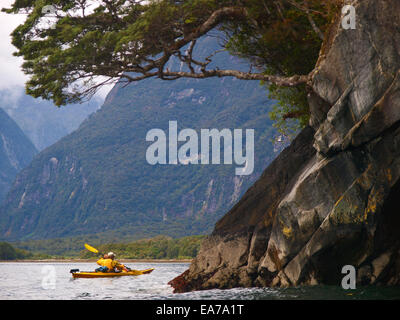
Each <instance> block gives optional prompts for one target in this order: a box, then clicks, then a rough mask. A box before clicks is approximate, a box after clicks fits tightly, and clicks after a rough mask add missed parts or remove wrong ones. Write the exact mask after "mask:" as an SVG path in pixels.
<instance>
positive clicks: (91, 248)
mask: <svg viewBox="0 0 400 320" xmlns="http://www.w3.org/2000/svg"><path fill="white" fill-rule="evenodd" d="M85 248H86V249H88V250H89V251H91V252H93V253H99V250H97V249H96V248H93V247H92V246H89V245H88V244H87V243H85Z"/></svg>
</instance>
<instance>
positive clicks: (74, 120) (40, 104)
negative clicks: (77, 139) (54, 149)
mask: <svg viewBox="0 0 400 320" xmlns="http://www.w3.org/2000/svg"><path fill="white" fill-rule="evenodd" d="M101 103H102V102H101V101H100V98H95V99H92V100H91V101H88V102H85V103H83V104H73V105H67V106H66V107H64V108H57V107H56V106H54V104H52V103H51V102H49V101H46V100H42V99H34V98H33V97H31V96H28V95H26V94H24V90H23V88H16V89H13V90H3V91H0V105H1V106H2V107H3V109H4V111H6V112H7V114H8V115H9V116H10V117H11V118H12V119H13V120H14V121H15V122H16V123H17V124H18V125H19V127H20V128H21V129H22V130H23V131H24V133H25V134H26V135H27V136H28V138H29V139H30V140H31V141H32V142H33V144H34V145H35V147H36V148H37V149H38V150H39V151H40V150H43V149H45V148H46V147H48V146H50V145H52V144H53V143H55V142H57V141H58V140H60V139H61V138H62V137H64V136H66V135H67V134H69V133H71V132H73V131H74V130H76V129H77V128H78V127H79V125H80V124H81V123H82V121H83V120H85V119H86V118H87V117H88V116H89V115H90V114H91V113H93V112H95V111H96V110H97V109H98V108H99V107H100V106H101Z"/></svg>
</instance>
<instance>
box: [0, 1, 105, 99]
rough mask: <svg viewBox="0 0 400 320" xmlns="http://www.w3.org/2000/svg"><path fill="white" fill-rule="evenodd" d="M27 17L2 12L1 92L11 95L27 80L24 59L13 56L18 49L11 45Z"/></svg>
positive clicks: (5, 5) (5, 3)
mask: <svg viewBox="0 0 400 320" xmlns="http://www.w3.org/2000/svg"><path fill="white" fill-rule="evenodd" d="M13 2H14V0H1V4H0V8H9V7H10V6H11V4H12V3H13ZM25 18H26V15H19V14H18V15H16V14H6V13H3V12H0V90H9V91H10V94H11V95H13V94H15V95H17V94H18V92H20V90H17V89H20V88H22V87H24V83H25V81H26V79H27V77H26V75H25V74H24V73H23V72H22V71H21V64H22V59H21V58H19V57H14V56H13V55H12V54H13V52H15V51H16V48H15V47H14V46H13V45H12V44H11V37H10V34H11V32H12V31H13V30H14V29H15V28H16V27H17V26H18V25H19V24H21V23H23V22H24V20H25ZM110 89H111V88H110V87H108V88H105V89H104V90H101V92H99V96H100V97H102V98H104V97H105V96H106V95H107V93H108V91H109V90H110Z"/></svg>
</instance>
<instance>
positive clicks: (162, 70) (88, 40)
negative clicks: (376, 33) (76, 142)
mask: <svg viewBox="0 0 400 320" xmlns="http://www.w3.org/2000/svg"><path fill="white" fill-rule="evenodd" d="M340 2H341V0H247V1H233V0H177V1H172V0H157V1H156V0H150V1H138V0H114V1H108V0H95V1H94V0H90V1H89V0H40V1H35V0H15V2H14V4H13V5H12V7H11V8H10V9H7V10H6V12H8V13H21V12H25V13H27V14H28V18H27V20H26V22H25V23H24V24H22V25H20V26H19V27H17V29H15V31H14V32H13V34H12V35H13V44H14V45H15V46H16V48H17V49H18V51H17V52H16V55H18V56H22V57H23V58H24V64H23V70H24V72H25V73H26V74H28V75H29V76H30V79H29V81H28V82H27V84H26V89H27V93H28V94H30V95H32V96H34V97H42V98H44V99H50V100H53V101H54V102H55V104H57V105H64V104H67V103H73V102H77V101H81V100H82V99H85V98H87V97H90V96H91V95H93V94H94V93H95V92H96V91H97V90H98V89H99V88H100V87H101V86H103V85H105V84H108V83H112V82H115V81H120V82H127V83H130V82H133V81H140V80H142V79H145V78H149V77H158V78H161V79H164V80H175V79H178V78H182V77H190V78H209V77H225V76H230V77H236V78H238V79H247V80H262V81H265V82H266V83H267V84H268V85H270V84H273V85H274V87H272V88H270V94H271V97H272V98H276V99H278V100H280V101H281V104H282V105H283V106H284V108H283V110H286V109H287V110H291V114H292V115H297V118H298V117H299V116H300V117H303V118H302V121H303V122H304V119H305V118H304V117H307V101H306V99H305V91H304V88H305V84H306V83H307V81H309V79H310V77H311V75H312V71H313V68H314V65H315V62H316V60H317V58H318V52H319V48H320V47H321V43H322V41H323V38H324V33H325V32H326V30H327V29H328V27H329V25H330V22H331V20H332V17H333V16H334V15H335V14H336V13H337V12H338V6H339V5H340ZM46 5H52V6H54V8H55V9H56V12H55V17H54V18H53V20H54V21H53V22H54V23H55V24H54V25H51V24H49V23H46V19H47V18H46V14H45V13H43V8H44V7H45V6H46ZM53 22H52V23H53ZM213 30H219V31H222V32H223V34H224V36H223V39H222V41H221V49H222V50H229V51H230V52H231V53H233V54H235V55H238V56H241V57H243V58H246V59H249V60H251V61H252V62H253V68H251V70H249V71H247V72H244V71H241V70H237V69H235V66H232V68H230V69H220V68H219V67H218V66H213V67H211V66H212V60H213V56H214V55H215V54H218V51H217V52H214V53H213V54H211V55H210V56H209V57H206V58H205V59H199V58H198V57H197V56H196V45H197V40H198V39H199V38H201V37H202V36H204V35H206V34H209V33H210V32H212V31H213ZM172 58H175V59H179V60H180V61H181V62H182V63H183V64H185V66H186V68H185V69H183V70H182V69H180V70H169V69H168V67H167V63H168V62H169V61H170V60H171V59H172ZM297 86H301V87H302V88H303V89H300V90H299V89H297V88H296V89H293V90H292V91H291V90H290V89H289V91H288V90H281V89H280V88H281V87H288V88H293V87H297ZM288 96H292V97H294V96H296V98H295V99H294V100H293V99H288V100H287V101H286V100H285V97H288ZM291 101H293V102H296V103H299V102H300V104H299V105H296V106H294V105H291ZM285 108H286V109H285ZM292 109H294V110H292ZM280 110H281V109H280ZM300 111H301V112H300ZM288 114H289V113H288V112H286V114H283V113H282V112H277V113H276V115H275V116H277V117H278V118H282V119H283V118H285V116H288Z"/></svg>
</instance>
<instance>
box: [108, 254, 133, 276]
mask: <svg viewBox="0 0 400 320" xmlns="http://www.w3.org/2000/svg"><path fill="white" fill-rule="evenodd" d="M107 255H108V258H110V259H111V260H112V266H113V269H114V270H115V269H116V270H118V271H119V272H121V271H126V272H128V271H130V270H131V269H130V268H128V267H125V266H124V265H123V264H122V263H119V262H118V261H117V260H115V254H114V252H109V253H108V254H107Z"/></svg>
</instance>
